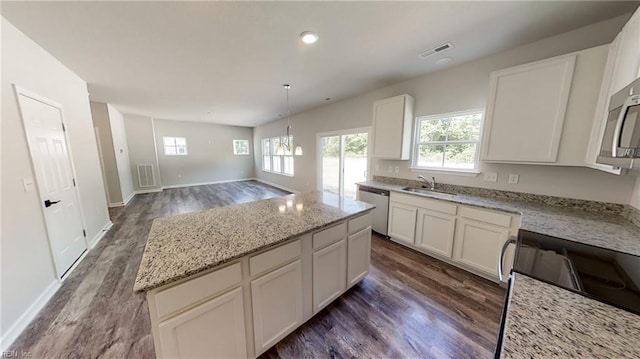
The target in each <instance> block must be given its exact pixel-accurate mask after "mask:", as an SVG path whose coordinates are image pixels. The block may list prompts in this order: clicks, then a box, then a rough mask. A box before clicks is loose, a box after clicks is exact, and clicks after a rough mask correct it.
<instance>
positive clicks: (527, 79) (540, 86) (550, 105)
mask: <svg viewBox="0 0 640 359" xmlns="http://www.w3.org/2000/svg"><path fill="white" fill-rule="evenodd" d="M575 61H576V56H575V55H569V56H561V57H556V58H552V59H548V60H543V61H538V62H534V63H531V64H526V65H522V66H517V67H513V68H510V69H506V70H500V71H495V72H492V73H491V77H490V88H489V100H488V103H487V118H486V124H485V131H484V146H483V151H482V159H483V160H485V161H500V162H555V161H556V160H557V157H558V148H559V146H560V137H561V135H562V126H563V124H564V117H565V112H566V109H567V102H568V100H569V90H570V89H571V80H572V79H573V68H574V65H575Z"/></svg>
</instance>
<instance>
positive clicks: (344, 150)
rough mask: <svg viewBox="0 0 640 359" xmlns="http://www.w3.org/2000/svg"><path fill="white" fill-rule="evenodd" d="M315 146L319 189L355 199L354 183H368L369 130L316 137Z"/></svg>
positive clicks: (347, 131)
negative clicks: (316, 148) (317, 157)
mask: <svg viewBox="0 0 640 359" xmlns="http://www.w3.org/2000/svg"><path fill="white" fill-rule="evenodd" d="M318 145H319V148H320V151H319V154H320V157H321V158H320V161H318V163H319V167H320V168H319V179H318V180H319V188H320V189H321V190H322V191H326V192H331V193H335V194H338V195H341V196H345V197H347V198H354V199H355V198H356V191H357V186H356V185H355V184H356V183H357V182H362V181H366V180H367V173H368V170H369V129H356V130H346V131H339V132H333V133H327V134H319V135H318Z"/></svg>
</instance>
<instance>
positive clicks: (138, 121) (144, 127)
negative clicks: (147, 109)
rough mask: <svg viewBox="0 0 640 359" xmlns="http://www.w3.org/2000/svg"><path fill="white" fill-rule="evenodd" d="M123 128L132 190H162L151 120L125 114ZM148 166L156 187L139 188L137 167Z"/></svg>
mask: <svg viewBox="0 0 640 359" xmlns="http://www.w3.org/2000/svg"><path fill="white" fill-rule="evenodd" d="M123 116H124V127H125V132H126V133H127V145H128V147H129V162H130V164H129V168H130V171H131V173H132V175H133V188H134V190H135V191H157V190H160V189H161V188H162V186H161V183H160V172H159V171H158V158H157V156H156V145H155V142H154V141H155V137H154V135H153V119H152V118H151V117H145V116H139V115H132V114H128V113H125V114H124V115H123ZM139 164H150V165H152V166H153V172H154V176H155V180H156V185H155V186H153V187H144V188H141V187H140V186H139V183H138V172H137V171H138V167H137V166H138V165H139Z"/></svg>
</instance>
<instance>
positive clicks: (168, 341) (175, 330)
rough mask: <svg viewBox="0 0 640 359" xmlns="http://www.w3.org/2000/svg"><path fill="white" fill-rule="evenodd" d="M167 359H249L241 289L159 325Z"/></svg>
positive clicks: (163, 349)
mask: <svg viewBox="0 0 640 359" xmlns="http://www.w3.org/2000/svg"><path fill="white" fill-rule="evenodd" d="M158 328H159V333H160V338H161V339H160V340H161V343H156V345H161V346H162V355H163V357H166V358H211V357H216V358H246V357H247V345H246V342H245V336H246V334H245V331H244V329H245V327H244V306H243V302H242V288H237V289H234V290H232V291H231V292H229V293H227V294H223V295H221V296H219V297H216V298H214V299H211V300H209V301H207V302H205V303H204V304H201V305H199V306H197V307H195V308H193V309H190V310H188V311H186V312H184V313H182V314H179V315H177V316H175V317H173V318H171V319H169V320H166V321H164V322H161V323H160V325H159V326H158Z"/></svg>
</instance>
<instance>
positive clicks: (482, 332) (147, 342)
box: [10, 181, 504, 358]
mask: <svg viewBox="0 0 640 359" xmlns="http://www.w3.org/2000/svg"><path fill="white" fill-rule="evenodd" d="M287 193H288V192H285V191H282V190H279V189H277V188H275V187H271V186H268V185H265V184H262V183H259V182H256V181H242V182H232V183H221V184H215V185H205V186H194V187H184V188H175V189H167V190H164V191H162V192H157V193H149V194H144V195H137V196H136V197H135V198H134V199H133V200H132V202H131V203H130V204H129V205H127V206H126V207H124V208H120V209H117V210H113V209H112V210H110V214H111V215H112V217H111V218H112V221H113V222H114V226H113V227H112V229H111V230H110V231H109V232H108V233H107V234H106V235H105V238H103V240H102V241H101V242H100V243H99V244H98V245H97V246H96V247H95V248H94V249H92V250H91V251H90V252H89V253H88V254H87V256H86V257H85V259H84V260H83V261H82V262H81V263H80V264H79V265H78V267H77V268H76V269H75V270H74V271H73V272H72V273H71V274H70V276H69V278H67V279H66V280H65V281H64V282H63V284H62V287H61V288H60V290H59V291H58V292H57V293H56V294H55V295H54V297H53V298H52V299H51V301H49V303H48V304H47V306H46V307H45V309H44V310H43V311H42V312H41V313H39V315H38V316H37V318H36V319H35V320H34V321H33V322H32V323H31V324H30V325H29V327H28V328H27V329H26V330H25V331H24V332H23V333H22V335H21V336H20V337H19V338H18V339H17V340H16V342H15V343H14V344H13V345H12V347H11V348H10V350H17V351H27V352H30V353H32V357H33V358H154V357H155V354H154V353H155V352H154V347H153V339H152V336H151V324H150V319H149V312H148V308H147V304H146V299H145V296H144V295H137V294H134V293H133V291H132V289H133V282H134V280H135V276H136V274H137V270H138V265H139V263H140V259H141V257H142V252H143V251H144V246H145V244H146V238H147V235H148V233H149V230H150V228H151V224H152V222H153V220H154V219H155V218H159V217H165V216H171V215H175V214H181V213H188V212H193V211H198V210H203V209H207V208H212V207H218V206H224V205H230V204H237V203H244V202H249V201H255V200H260V199H266V198H271V197H275V196H282V195H284V194H287ZM371 265H372V268H371V273H370V274H369V275H368V276H367V277H366V278H365V280H364V281H362V282H361V283H360V284H358V285H356V286H354V287H353V288H352V289H351V290H349V291H348V292H347V293H345V294H344V295H343V296H342V297H341V298H338V299H337V300H336V301H335V302H334V303H332V304H330V305H329V306H328V307H326V308H325V309H324V310H322V311H321V312H320V313H318V314H316V315H315V316H314V317H313V318H312V319H311V320H309V321H308V322H307V323H306V324H304V325H303V326H302V327H300V328H299V329H297V330H296V331H295V332H293V333H292V334H290V335H289V336H287V337H286V338H285V339H283V340H282V341H281V342H280V343H278V344H277V345H276V346H274V347H273V348H271V349H270V350H268V351H267V352H265V353H264V354H263V355H262V356H261V357H262V358H483V357H486V358H488V357H491V355H492V353H493V350H494V346H495V343H496V338H497V333H498V329H499V320H500V314H501V310H502V304H503V297H504V290H503V289H502V288H500V287H499V286H497V285H495V284H494V283H491V282H489V281H486V280H484V279H482V278H479V277H477V276H474V275H472V274H470V273H467V272H465V271H463V270H460V269H458V268H456V267H453V266H451V265H448V264H446V263H443V262H441V261H438V260H436V259H432V258H430V257H428V256H425V255H423V254H421V253H418V252H415V251H412V250H409V249H406V248H404V247H402V246H400V245H398V244H396V243H393V242H391V241H389V240H386V239H383V238H382V237H379V236H374V238H373V241H372V258H371Z"/></svg>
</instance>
